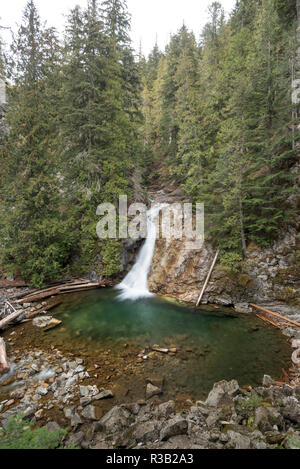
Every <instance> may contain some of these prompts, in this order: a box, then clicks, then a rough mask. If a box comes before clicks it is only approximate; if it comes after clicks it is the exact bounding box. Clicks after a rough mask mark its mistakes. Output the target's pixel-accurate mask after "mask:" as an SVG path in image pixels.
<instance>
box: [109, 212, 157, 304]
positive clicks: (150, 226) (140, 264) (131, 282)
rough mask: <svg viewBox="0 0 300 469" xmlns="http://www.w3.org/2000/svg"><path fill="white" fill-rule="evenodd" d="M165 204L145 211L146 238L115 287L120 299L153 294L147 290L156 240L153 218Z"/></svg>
mask: <svg viewBox="0 0 300 469" xmlns="http://www.w3.org/2000/svg"><path fill="white" fill-rule="evenodd" d="M165 206H166V204H158V205H155V206H154V207H152V208H151V209H150V210H149V211H148V212H147V239H146V241H145V243H144V245H143V247H142V248H141V250H140V252H139V254H138V256H137V260H136V262H135V264H134V266H133V267H132V269H131V270H130V272H129V273H128V274H127V275H126V277H125V278H124V280H123V282H122V283H120V284H119V285H118V286H117V287H116V288H117V289H118V290H121V294H120V295H119V297H118V298H119V299H120V300H137V299H139V298H147V297H149V296H153V294H152V293H150V292H149V290H148V274H149V270H150V267H151V261H152V257H153V253H154V248H155V242H156V225H155V223H154V219H155V217H156V216H157V215H158V214H159V211H160V210H161V209H162V208H164V207H165Z"/></svg>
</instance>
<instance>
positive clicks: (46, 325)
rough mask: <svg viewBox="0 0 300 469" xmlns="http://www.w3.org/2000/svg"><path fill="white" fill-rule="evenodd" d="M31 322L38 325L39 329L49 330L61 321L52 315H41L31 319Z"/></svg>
mask: <svg viewBox="0 0 300 469" xmlns="http://www.w3.org/2000/svg"><path fill="white" fill-rule="evenodd" d="M32 324H33V325H34V326H36V327H39V328H40V329H47V330H49V329H52V328H54V327H56V326H59V325H60V324H62V321H59V320H58V319H55V318H53V317H52V316H42V317H37V318H34V319H33V320H32Z"/></svg>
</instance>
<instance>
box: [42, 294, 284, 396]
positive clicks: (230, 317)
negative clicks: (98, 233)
mask: <svg viewBox="0 0 300 469" xmlns="http://www.w3.org/2000/svg"><path fill="white" fill-rule="evenodd" d="M117 296H118V292H116V291H115V290H113V289H105V290H93V291H90V292H84V293H81V294H78V293H77V294H74V295H71V296H65V298H64V302H63V304H62V305H60V306H59V307H58V308H56V310H55V312H56V313H59V315H58V316H57V317H58V318H59V319H61V320H62V321H63V328H58V329H55V330H53V331H51V333H50V334H51V340H54V341H55V339H60V343H61V344H62V343H68V344H69V347H70V346H71V347H73V350H74V352H75V353H76V351H80V350H81V351H82V350H84V351H85V353H87V354H90V355H94V357H93V358H94V359H95V360H96V358H97V354H100V353H101V352H102V351H103V350H107V349H109V350H110V355H114V354H115V356H118V354H121V352H122V351H123V350H124V344H129V347H135V346H136V350H139V349H140V350H142V349H145V348H146V347H148V346H152V345H153V344H158V345H160V346H163V347H171V346H174V347H177V348H178V349H179V350H180V352H179V353H178V354H177V355H176V356H174V357H170V356H167V357H160V360H156V361H155V360H154V361H153V360H148V361H146V362H145V363H144V364H143V367H144V370H145V371H144V373H145V376H146V374H147V373H150V372H151V373H152V374H153V373H155V374H157V375H163V376H164V377H165V381H166V394H167V395H168V397H173V396H172V394H174V393H175V392H177V393H178V392H182V393H187V394H190V395H191V396H195V397H198V398H199V397H200V396H204V395H205V393H207V391H209V390H210V389H211V387H212V386H213V384H214V383H215V382H217V381H220V380H222V379H227V380H229V379H233V378H235V379H237V380H238V381H239V383H240V385H253V386H254V385H259V384H260V383H261V381H262V377H263V375H264V374H270V375H271V376H273V377H274V378H278V377H279V376H280V375H281V369H282V368H283V367H284V368H286V369H287V368H288V367H289V364H290V347H289V345H288V343H287V341H286V339H285V338H284V337H283V336H282V334H281V333H280V332H279V331H277V330H276V329H274V328H272V327H269V326H266V325H265V324H264V323H263V322H262V321H260V320H259V319H257V318H256V317H250V316H243V315H237V314H234V312H232V311H231V310H228V311H226V310H223V311H217V310H216V312H215V311H213V312H211V311H204V310H203V311H202V310H199V309H198V310H197V311H196V310H195V309H194V308H191V307H188V306H185V305H182V304H179V303H176V302H174V301H168V300H166V299H163V298H160V297H157V296H154V297H151V298H146V299H144V300H139V301H136V302H131V301H119V300H118V298H117ZM136 356H137V355H136ZM116 366H117V367H119V369H118V372H119V373H118V374H119V376H120V377H122V366H121V365H116ZM124 376H125V372H124Z"/></svg>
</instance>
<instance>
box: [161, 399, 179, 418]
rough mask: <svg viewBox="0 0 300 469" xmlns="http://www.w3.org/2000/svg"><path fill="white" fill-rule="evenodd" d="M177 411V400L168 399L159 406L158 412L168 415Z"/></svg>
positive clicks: (164, 415)
mask: <svg viewBox="0 0 300 469" xmlns="http://www.w3.org/2000/svg"><path fill="white" fill-rule="evenodd" d="M174 412H175V402H174V401H168V402H164V403H163V404H160V405H159V406H158V414H159V415H162V416H163V417H168V416H169V415H171V414H173V413H174Z"/></svg>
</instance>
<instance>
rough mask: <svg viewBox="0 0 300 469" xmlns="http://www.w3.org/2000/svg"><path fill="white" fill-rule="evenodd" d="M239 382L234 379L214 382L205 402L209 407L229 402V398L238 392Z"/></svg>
mask: <svg viewBox="0 0 300 469" xmlns="http://www.w3.org/2000/svg"><path fill="white" fill-rule="evenodd" d="M239 389H240V388H239V384H238V382H237V381H236V380H232V381H229V382H228V381H220V382H219V383H216V384H215V385H214V387H213V389H212V390H211V391H210V393H209V395H208V398H207V399H206V402H205V404H206V405H208V406H210V407H217V406H219V405H223V404H224V405H228V404H230V399H228V397H229V398H232V397H234V396H236V395H237V394H238V392H239Z"/></svg>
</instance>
